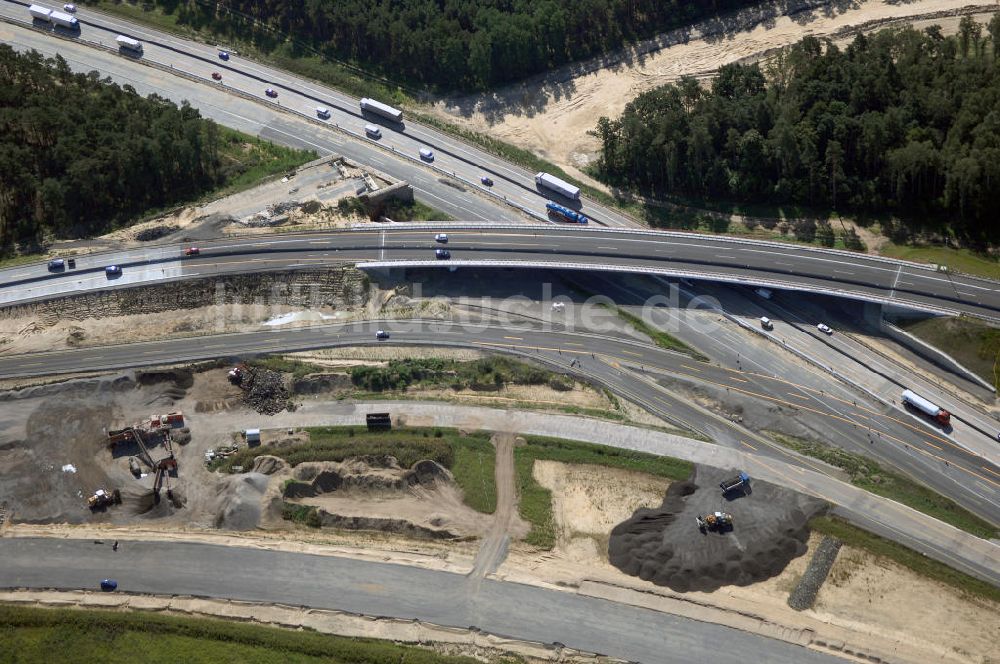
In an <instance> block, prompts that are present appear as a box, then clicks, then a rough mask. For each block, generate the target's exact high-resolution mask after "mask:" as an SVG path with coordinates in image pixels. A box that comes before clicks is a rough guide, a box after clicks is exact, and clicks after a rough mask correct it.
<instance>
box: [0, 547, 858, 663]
mask: <svg viewBox="0 0 1000 664" xmlns="http://www.w3.org/2000/svg"><path fill="white" fill-rule="evenodd" d="M0 557H2V558H3V561H4V562H3V565H0V587H7V588H10V587H13V588H18V587H23V588H57V589H74V590H75V589H79V588H96V587H97V584H98V583H99V582H100V580H101V579H103V578H108V577H112V578H114V579H115V580H116V581H118V584H119V585H118V588H119V590H120V591H122V592H132V593H153V594H158V595H193V596H197V597H206V596H208V597H222V598H231V599H236V600H244V601H250V602H264V603H268V604H290V605H293V606H308V607H315V608H321V609H333V610H341V611H348V612H351V613H360V614H364V615H372V616H385V617H393V618H402V619H418V620H423V621H427V622H431V623H434V624H438V625H445V626H449V627H457V628H461V629H465V628H468V627H474V628H478V629H481V630H484V631H486V632H488V633H492V634H498V635H501V636H506V637H510V638H517V639H523V640H528V641H537V642H541V643H562V644H564V645H566V646H569V647H570V648H575V649H578V650H582V651H584V652H595V653H601V654H605V655H608V656H612V657H615V658H618V659H622V660H627V661H633V662H650V663H652V662H677V663H682V662H706V661H711V662H720V663H721V662H731V663H732V664H742V663H744V662H747V661H754V662H787V663H788V664H799V663H804V664H808V663H812V662H816V663H819V662H824V663H831V664H832V663H834V662H842V661H843V660H840V659H838V658H836V657H833V656H832V655H826V654H823V653H820V652H817V651H815V650H811V649H808V648H804V647H801V646H797V645H794V644H791V643H787V642H784V641H778V640H775V639H769V638H766V637H763V636H759V635H756V634H750V633H747V632H742V631H739V630H735V629H731V628H729V627H723V626H720V625H714V624H712V623H708V622H701V621H697V620H691V619H688V618H682V617H680V616H675V615H670V614H666V613H660V612H657V611H651V610H648V609H642V608H638V607H633V606H629V605H625V604H618V603H615V602H610V601H607V600H603V599H597V598H593V597H586V596H584V595H579V594H576V593H573V592H565V591H558V590H548V589H545V588H538V587H534V586H526V585H521V584H517V583H512V582H504V581H494V580H491V579H486V580H482V581H480V582H479V583H478V584H477V585H476V586H475V590H474V591H473V587H472V584H471V582H470V579H469V578H468V577H466V576H462V575H459V574H453V573H449V572H438V571H433V570H426V569H421V568H417V567H406V566H401V565H393V564H387V563H376V562H367V561H361V560H353V559H350V558H340V557H335V556H315V555H307V554H302V553H291V552H279V551H268V550H261V549H250V548H243V547H233V546H214V545H208V544H190V543H180V542H142V541H126V542H124V543H123V545H122V547H121V548H120V549H119V550H118V552H117V553H114V554H112V553H110V551H109V549H108V547H107V546H98V545H95V544H94V543H93V541H90V540H87V541H81V540H62V539H60V540H53V539H21V538H13V539H2V540H0Z"/></svg>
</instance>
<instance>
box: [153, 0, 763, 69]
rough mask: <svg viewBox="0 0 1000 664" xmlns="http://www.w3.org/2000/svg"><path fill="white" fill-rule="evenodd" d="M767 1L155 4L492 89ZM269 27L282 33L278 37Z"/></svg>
mask: <svg viewBox="0 0 1000 664" xmlns="http://www.w3.org/2000/svg"><path fill="white" fill-rule="evenodd" d="M759 1H760V0H656V1H655V2H649V1H648V0H647V1H646V2H640V1H637V0H573V1H567V0H407V2H399V0H306V1H305V2H303V1H302V0H229V1H228V2H225V3H222V2H219V3H216V2H209V1H207V0H155V4H157V5H159V6H160V7H162V8H163V9H164V10H166V11H168V12H176V13H177V16H178V18H179V20H180V21H181V22H182V23H183V24H186V25H191V26H194V27H198V28H201V27H211V28H212V29H213V30H215V31H216V32H219V33H222V34H230V35H232V36H233V37H234V38H238V39H252V40H253V41H254V42H255V43H256V44H257V45H258V46H260V47H263V48H265V49H270V48H277V47H279V46H280V45H281V43H282V42H283V41H284V40H285V38H286V36H287V37H292V38H294V39H295V40H300V41H301V43H303V44H308V45H309V46H311V47H315V48H318V49H319V50H320V51H321V52H322V53H324V54H325V55H326V56H328V57H331V58H334V59H337V60H343V61H351V62H355V63H358V64H360V65H361V66H363V67H366V68H367V69H371V70H375V71H379V72H381V73H383V74H385V75H386V76H388V77H389V78H392V79H395V80H400V79H402V80H406V81H416V82H420V83H422V84H425V85H430V86H435V87H440V88H444V89H453V88H487V87H490V86H493V85H496V84H499V83H504V82H507V81H513V80H518V79H521V78H524V77H526V76H529V75H531V74H534V73H538V72H542V71H545V70H547V69H550V68H552V67H557V66H559V65H562V64H565V63H567V62H572V61H575V60H580V59H583V58H587V57H589V56H592V55H597V54H601V53H605V52H607V51H610V50H613V49H616V48H618V47H620V46H621V45H622V44H623V43H626V42H629V41H632V40H636V39H640V38H643V37H649V36H652V35H655V34H657V33H659V32H662V31H664V30H666V29H669V28H673V27H676V26H681V25H688V24H690V23H693V22H695V21H697V20H700V19H703V18H705V17H708V16H714V15H717V14H719V13H725V12H731V11H733V10H736V9H740V8H742V7H746V6H750V5H756V4H758V3H759ZM270 30H273V31H277V33H274V32H271V31H270Z"/></svg>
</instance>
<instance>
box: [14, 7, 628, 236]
mask: <svg viewBox="0 0 1000 664" xmlns="http://www.w3.org/2000/svg"><path fill="white" fill-rule="evenodd" d="M27 7H28V3H21V2H14V1H12V0H3V1H2V2H0V18H3V19H6V20H8V21H15V22H17V23H20V24H21V25H24V26H29V25H33V27H23V28H21V27H15V26H14V25H10V26H8V28H7V29H8V30H9V35H4V37H3V40H4V41H8V40H9V41H11V42H12V43H13V44H14V45H15V46H16V47H19V48H34V49H36V50H38V51H40V52H42V53H54V52H55V51H58V52H59V53H60V54H61V55H62V56H63V57H66V58H68V60H69V62H70V66H71V67H73V68H74V69H77V70H82V71H88V70H90V69H93V68H94V66H97V65H103V66H101V68H100V71H101V72H102V73H104V72H105V71H107V72H108V73H110V74H112V75H113V78H115V79H116V80H120V81H121V82H127V83H129V84H130V85H132V86H133V87H136V82H138V81H150V82H151V83H152V85H151V86H142V89H140V88H137V89H140V92H146V90H149V91H155V92H157V94H160V95H161V96H166V97H168V98H170V99H173V100H175V101H177V102H180V101H181V100H182V99H187V100H189V101H191V103H192V104H193V105H194V106H195V107H197V108H198V109H199V110H201V111H202V114H203V115H205V116H206V117H210V118H213V119H215V120H217V121H218V122H220V123H222V124H225V125H227V126H234V127H235V128H237V129H251V130H253V129H256V127H254V123H253V122H249V123H248V122H247V121H246V120H244V119H243V118H241V117H240V116H241V115H242V114H243V113H244V111H249V107H254V106H258V107H260V108H261V109H264V110H266V111H267V112H268V114H269V115H270V116H271V117H272V118H278V117H284V118H286V119H288V120H292V119H293V116H291V115H289V113H290V112H292V113H294V114H295V115H294V120H295V122H294V125H293V126H295V127H310V128H311V131H309V132H308V133H316V130H319V131H320V132H321V133H322V134H324V135H326V136H327V137H334V136H335V137H336V138H335V139H334V140H337V141H338V142H339V143H340V145H341V150H340V151H341V152H342V153H343V154H345V155H347V156H350V157H352V158H354V159H357V160H358V161H360V162H361V163H365V164H376V165H378V166H380V167H381V168H382V169H383V170H385V171H386V172H387V173H389V174H391V175H394V176H396V177H398V178H399V179H404V180H407V181H410V180H409V178H408V175H409V174H408V173H407V172H403V171H401V170H400V164H403V163H409V164H410V165H416V164H419V163H420V158H419V155H418V151H419V150H420V148H422V147H428V148H431V149H432V150H433V152H434V161H433V164H428V163H425V164H423V168H421V169H419V170H422V171H424V172H425V173H428V170H429V169H430V168H431V167H432V166H433V167H435V168H437V169H439V170H438V171H436V172H435V173H436V174H435V173H432V176H433V177H432V178H430V179H429V180H426V181H425V182H424V183H423V184H424V185H425V186H424V187H421V188H420V191H421V192H422V193H424V192H432V191H433V192H436V195H435V197H434V198H436V199H451V200H453V201H455V200H457V201H472V200H474V199H476V198H480V199H483V197H484V196H490V197H495V198H494V200H495V202H496V204H495V205H494V206H493V214H492V218H493V219H503V218H506V219H513V218H517V217H518V216H519V215H518V214H517V212H516V210H515V208H511V207H508V205H513V206H516V207H520V208H524V209H526V210H530V211H532V212H533V213H534V214H539V215H543V214H544V212H545V202H546V200H549V199H551V198H553V194H552V193H551V192H546V191H542V190H539V189H538V188H537V187H536V185H535V180H534V174H533V173H529V172H528V171H526V170H525V169H523V168H519V167H515V166H514V165H512V164H510V163H508V162H506V161H504V160H502V159H499V158H497V157H495V156H493V155H490V154H489V153H486V152H484V151H483V150H480V149H478V148H476V147H474V146H472V145H469V144H467V143H464V142H462V141H460V140H458V139H455V138H453V137H451V136H450V135H448V134H446V133H444V132H440V131H436V130H434V129H432V128H430V127H428V126H426V125H422V124H420V123H418V122H415V121H414V120H412V119H409V118H404V125H403V126H397V125H394V124H392V123H387V122H386V121H384V120H380V119H379V118H378V117H371V116H367V115H363V114H362V112H361V108H360V106H359V104H358V100H357V99H355V98H353V97H349V96H347V95H345V94H343V93H340V92H337V91H334V90H331V89H329V88H325V87H322V86H320V85H318V84H316V83H313V82H311V81H308V80H305V79H302V78H299V77H296V76H292V75H290V74H288V73H287V72H283V71H281V70H278V69H274V68H272V67H269V66H267V65H263V64H261V63H258V62H254V61H252V60H247V59H244V58H241V57H240V56H238V55H235V54H234V55H231V56H230V59H229V60H228V61H222V60H220V59H219V57H218V49H216V48H213V47H211V46H207V45H205V44H200V43H197V42H194V41H190V40H187V39H181V38H179V37H176V36H173V35H168V34H165V33H162V32H158V31H155V30H152V29H150V28H147V27H144V26H141V25H138V24H135V23H130V22H127V21H124V20H121V19H118V18H115V17H111V16H108V15H106V14H102V13H100V12H94V11H92V10H89V9H87V8H85V7H83V6H81V7H80V9H79V12H78V14H77V17H78V18H79V20H80V24H81V29H80V31H79V33H78V34H72V33H65V32H62V31H60V32H59V33H58V34H59V35H60V36H62V37H66V38H67V39H60V38H58V37H57V36H56V35H55V34H53V33H51V32H49V31H46V30H45V26H44V24H32V23H31V22H30V17H29V16H28V10H27ZM120 34H125V35H128V36H131V37H134V38H136V39H139V40H140V41H142V42H143V45H144V47H143V55H142V58H140V59H138V60H136V59H134V58H127V57H124V56H120V55H117V54H115V53H112V52H108V51H107V50H105V51H98V50H97V49H96V48H94V47H95V46H96V47H104V48H108V47H111V46H113V45H114V41H115V38H116V37H117V36H118V35H120ZM115 50H117V49H116V48H115ZM97 53H103V55H104V57H101V58H97V56H96V54H97ZM74 61H75V62H74ZM92 61H93V62H94V64H93V65H91V64H90V63H91V62H92ZM151 64H152V65H159V66H162V67H163V68H166V69H168V72H170V71H172V72H173V73H174V74H175V75H173V76H171V75H169V73H166V74H165V73H164V72H162V71H161V70H160V69H155V68H153V67H151V66H148V65H151ZM213 72H214V73H219V74H220V75H221V76H222V80H221V81H215V80H214V79H213V78H212V74H213ZM182 77H183V79H182ZM165 79H168V80H169V81H170V82H169V83H167V84H164V80H165ZM181 80H183V81H184V82H183V83H182V82H181ZM175 86H179V87H180V89H181V90H183V94H178V89H176V88H175ZM150 87H151V88H152V89H151V90H150V89H149V88H150ZM266 88H272V89H274V90H276V91H277V93H278V97H277V98H274V99H271V98H268V97H267V96H265V94H264V90H265V89H266ZM208 93H214V94H208ZM205 94H208V96H207V97H205V96H204V95H205ZM220 95H225V96H227V97H229V103H226V102H223V101H221V99H220ZM234 95H238V96H236V97H234ZM203 98H205V99H211V100H212V101H211V102H210V103H208V104H203V103H202V99H203ZM250 100H252V101H250ZM318 106H321V107H325V108H327V109H329V110H330V117H329V118H328V119H320V118H319V117H317V115H316V108H317V107H318ZM237 109H239V110H237ZM249 112H251V113H256V112H257V111H256V110H254V111H249ZM369 122H374V123H375V124H379V125H381V127H382V138H381V139H380V140H378V141H373V140H371V139H369V138H367V137H366V136H365V133H364V125H365V124H366V123H369ZM297 133H298V132H297V131H295V130H292V131H289V132H288V134H287V135H282V134H281V133H277V132H271V133H269V134H268V135H265V137H266V138H270V139H272V140H274V141H275V142H280V143H284V144H290V145H293V146H295V147H313V148H318V149H320V150H321V151H322V148H321V147H319V146H322V145H324V144H325V143H326V141H312V140H309V141H307V142H304V141H302V140H297ZM348 137H350V138H351V139H352V140H351V141H346V140H344V139H346V138H348ZM348 143H350V145H348ZM379 146H381V147H379ZM331 151H332V150H331ZM407 170H410V169H407ZM444 174H447V175H449V176H453V177H454V178H456V179H459V180H461V181H463V182H465V183H467V184H468V186H469V187H470V191H478V194H473V193H466V194H465V195H464V196H462V195H456V193H455V191H454V189H451V188H449V186H447V185H443V184H442V183H440V182H435V181H434V177H438V176H441V175H444ZM483 175H488V176H489V177H491V178H492V180H493V181H494V185H493V186H492V187H483V186H482V185H481V182H480V178H481V177H482V176H483ZM415 184H416V185H417V186H418V187H419V186H420V184H421V183H419V182H417V183H415ZM445 194H448V195H445ZM483 200H484V199H483ZM430 202H436V201H434V200H432V201H430ZM562 202H564V203H567V204H569V202H568V201H562ZM475 207H480V205H479V204H478V203H477V204H476V205H475ZM584 207H585V209H586V213H587V215H588V216H590V217H591V218H592V219H595V220H597V221H599V222H600V223H604V224H607V225H611V226H637V225H638V223H637V222H636V221H635V220H633V219H632V218H630V217H627V216H625V215H623V214H621V213H619V212H617V211H615V210H613V209H611V208H607V207H605V206H602V205H600V204H598V203H595V202H593V201H589V200H588V201H585V202H584ZM445 211H446V212H449V214H452V215H453V216H455V217H457V218H459V219H477V218H480V217H479V216H478V215H470V214H468V213H466V214H461V213H459V214H454V213H453V212H452V211H450V210H447V209H446V210H445Z"/></svg>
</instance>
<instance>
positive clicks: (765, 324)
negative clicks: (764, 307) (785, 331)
mask: <svg viewBox="0 0 1000 664" xmlns="http://www.w3.org/2000/svg"><path fill="white" fill-rule="evenodd" d="M760 326H761V327H762V328H764V329H765V330H773V329H774V323H772V322H771V319H770V318H768V317H767V316H761V317H760Z"/></svg>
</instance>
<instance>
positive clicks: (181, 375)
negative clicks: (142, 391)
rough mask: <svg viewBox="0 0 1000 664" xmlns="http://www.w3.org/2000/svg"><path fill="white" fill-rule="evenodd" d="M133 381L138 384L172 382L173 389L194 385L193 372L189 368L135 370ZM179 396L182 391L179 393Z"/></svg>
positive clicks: (185, 388) (183, 388)
mask: <svg viewBox="0 0 1000 664" xmlns="http://www.w3.org/2000/svg"><path fill="white" fill-rule="evenodd" d="M135 381H136V382H137V383H139V384H140V385H144V386H146V385H156V384H157V383H173V384H174V389H175V390H176V389H180V390H187V389H188V388H190V387H191V386H192V385H194V373H192V371H191V370H190V369H157V370H152V371H136V372H135ZM180 395H181V397H183V396H184V393H183V392H181V393H180Z"/></svg>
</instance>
